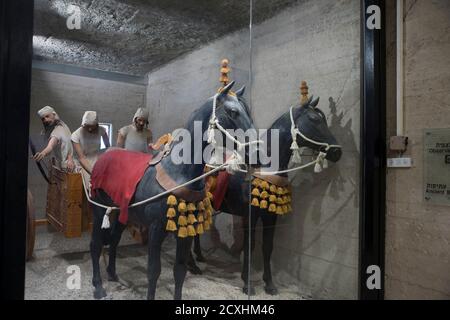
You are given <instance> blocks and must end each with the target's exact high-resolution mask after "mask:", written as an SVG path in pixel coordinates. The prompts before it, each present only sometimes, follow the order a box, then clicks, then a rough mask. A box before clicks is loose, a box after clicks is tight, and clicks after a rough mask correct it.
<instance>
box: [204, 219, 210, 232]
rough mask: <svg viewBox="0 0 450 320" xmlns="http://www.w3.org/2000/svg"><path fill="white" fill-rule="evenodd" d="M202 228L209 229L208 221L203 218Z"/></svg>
mask: <svg viewBox="0 0 450 320" xmlns="http://www.w3.org/2000/svg"><path fill="white" fill-rule="evenodd" d="M203 228H204V229H205V231H208V230H209V221H208V220H205V222H203Z"/></svg>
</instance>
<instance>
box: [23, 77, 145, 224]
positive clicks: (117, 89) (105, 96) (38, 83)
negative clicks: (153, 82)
mask: <svg viewBox="0 0 450 320" xmlns="http://www.w3.org/2000/svg"><path fill="white" fill-rule="evenodd" d="M145 90H146V87H145V86H143V85H135V84H128V83H124V82H115V81H108V80H102V79H95V78H88V77H80V76H74V75H66V74H62V73H54V72H46V71H41V70H36V69H34V70H33V75H32V85H31V110H30V112H31V120H30V136H31V138H32V139H33V141H34V142H35V143H36V145H37V147H38V149H39V150H41V148H42V145H43V139H42V136H41V135H40V132H41V131H42V123H41V121H40V119H39V118H38V117H37V115H36V112H37V111H38V110H39V109H40V108H42V107H44V106H46V105H50V106H52V107H54V108H55V110H56V111H57V112H58V114H59V116H60V117H61V119H62V120H63V121H64V122H66V124H67V125H68V126H69V128H70V129H71V131H75V130H76V129H77V128H79V127H80V125H81V118H82V116H83V113H84V111H86V110H95V111H97V112H98V116H99V120H100V122H107V123H112V125H113V132H114V136H113V144H114V143H115V141H116V139H117V130H118V129H119V128H120V127H121V126H123V125H126V124H129V123H131V120H132V117H133V115H134V112H135V111H136V109H137V108H138V107H139V106H145ZM28 172H29V175H28V186H29V188H30V190H31V192H32V193H33V195H34V198H35V206H36V212H37V216H38V218H43V217H44V216H45V207H46V196H47V185H46V183H45V181H44V179H43V178H42V177H41V175H40V173H39V171H38V169H37V167H36V165H35V163H34V162H33V161H31V160H30V161H29V165H28Z"/></svg>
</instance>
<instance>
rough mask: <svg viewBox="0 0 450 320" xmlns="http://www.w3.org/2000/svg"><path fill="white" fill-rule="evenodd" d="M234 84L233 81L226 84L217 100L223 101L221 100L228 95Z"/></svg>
mask: <svg viewBox="0 0 450 320" xmlns="http://www.w3.org/2000/svg"><path fill="white" fill-rule="evenodd" d="M234 83H235V82H234V81H231V82H230V83H229V84H227V85H226V86H225V88H223V90H222V91H221V92H220V94H219V98H220V99H223V98H225V97H226V96H227V95H228V93H229V92H230V90H231V88H233V86H234Z"/></svg>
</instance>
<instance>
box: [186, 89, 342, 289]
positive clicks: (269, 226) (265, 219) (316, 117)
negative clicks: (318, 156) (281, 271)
mask: <svg viewBox="0 0 450 320" xmlns="http://www.w3.org/2000/svg"><path fill="white" fill-rule="evenodd" d="M318 103H319V98H317V99H316V100H313V97H311V98H310V99H309V101H308V102H307V103H305V104H304V105H301V106H296V107H295V108H294V109H293V113H292V115H293V120H294V122H295V125H296V127H297V128H298V129H299V130H300V132H301V133H302V134H303V135H304V136H306V137H307V138H309V139H310V140H313V141H316V142H319V143H327V144H328V145H333V147H331V148H329V149H327V148H326V147H325V146H323V145H320V144H315V143H312V142H311V141H308V139H304V138H303V137H301V136H299V135H297V136H296V140H297V144H298V146H299V147H308V148H310V149H312V150H315V151H317V152H324V153H326V156H325V159H327V160H330V161H332V162H337V161H339V159H340V158H341V155H342V150H341V148H340V147H338V146H335V145H337V142H336V139H335V137H334V136H333V134H332V133H331V132H330V130H329V128H328V125H327V120H326V117H325V115H324V113H323V112H322V111H321V110H320V109H319V108H317V105H318ZM270 129H278V130H279V141H280V143H279V144H278V145H279V146H277V147H278V148H279V167H278V169H277V171H283V170H286V169H287V168H288V164H289V161H290V159H291V156H292V150H291V144H292V142H293V141H292V135H291V116H290V112H287V113H285V114H283V115H282V116H281V117H280V118H278V119H277V120H276V121H275V122H274V123H273V124H272V126H271V128H270ZM270 135H271V130H268V134H267V136H266V137H267V139H265V137H261V138H262V140H263V141H264V143H265V145H266V146H267V150H268V151H267V153H268V154H271V149H272V148H273V147H274V146H272V145H271V138H270ZM269 166H270V163H269V164H266V165H262V166H261V168H264V167H269ZM278 175H279V176H281V177H287V174H286V173H283V174H278ZM248 184H249V182H248V181H246V180H245V174H243V173H237V174H235V175H232V176H230V179H229V184H228V189H227V192H226V194H225V198H224V201H223V202H222V205H221V207H220V211H221V212H225V213H229V214H232V215H237V216H242V217H243V218H244V263H243V266H242V274H241V277H242V280H243V281H244V287H243V292H244V293H246V294H247V293H250V294H254V288H250V289H249V288H248V283H247V275H248V245H247V244H248V237H249V229H250V228H251V248H252V251H253V249H254V247H255V239H254V235H255V227H256V223H257V222H258V220H259V219H261V220H262V224H263V241H262V246H263V248H262V249H263V260H264V273H263V280H264V282H265V287H264V289H265V291H266V293H268V294H271V295H275V294H277V293H278V290H277V288H276V286H275V285H274V283H273V280H272V271H271V266H270V259H271V255H272V250H273V239H274V234H275V227H276V223H277V214H273V213H269V212H268V210H267V209H260V208H258V207H253V206H252V210H251V226H249V223H248V208H249V198H248V190H249V185H248ZM194 242H195V246H194V252H195V254H196V257H197V260H198V261H204V260H205V258H204V257H203V255H202V253H201V247H200V239H199V238H198V237H196V238H195V241H194ZM188 268H189V270H190V271H191V272H192V273H201V271H200V269H199V268H198V267H197V266H196V264H195V261H194V259H193V256H192V254H191V255H190V259H189V262H188Z"/></svg>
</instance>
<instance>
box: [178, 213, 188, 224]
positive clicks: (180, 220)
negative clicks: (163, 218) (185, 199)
mask: <svg viewBox="0 0 450 320" xmlns="http://www.w3.org/2000/svg"><path fill="white" fill-rule="evenodd" d="M178 226H179V227H185V226H187V219H186V216H185V215H184V214H180V215H179V217H178Z"/></svg>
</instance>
